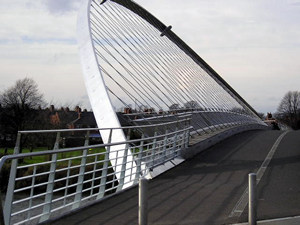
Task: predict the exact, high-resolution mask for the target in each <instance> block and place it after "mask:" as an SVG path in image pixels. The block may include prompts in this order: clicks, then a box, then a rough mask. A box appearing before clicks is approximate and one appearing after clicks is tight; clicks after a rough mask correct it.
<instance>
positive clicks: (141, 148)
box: [135, 133, 145, 183]
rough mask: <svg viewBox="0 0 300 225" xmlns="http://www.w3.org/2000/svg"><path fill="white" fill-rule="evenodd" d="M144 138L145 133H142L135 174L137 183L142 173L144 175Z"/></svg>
mask: <svg viewBox="0 0 300 225" xmlns="http://www.w3.org/2000/svg"><path fill="white" fill-rule="evenodd" d="M144 138H145V134H144V133H143V134H142V137H141V139H142V140H141V143H140V147H139V153H138V156H137V160H136V174H135V183H137V182H138V181H139V178H140V175H142V168H141V164H142V156H143V150H144Z"/></svg>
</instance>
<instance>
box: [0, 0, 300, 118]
mask: <svg viewBox="0 0 300 225" xmlns="http://www.w3.org/2000/svg"><path fill="white" fill-rule="evenodd" d="M136 2H137V3H139V4H140V5H141V6H142V7H144V8H146V9H147V10H148V11H150V12H151V13H152V14H154V15H155V16H157V17H158V18H159V19H160V20H161V21H162V22H164V23H165V24H166V25H172V26H173V28H172V30H173V31H174V32H175V33H177V34H178V36H179V37H181V38H182V39H183V40H184V41H185V42H186V43H187V44H188V45H190V46H191V47H192V48H193V49H194V50H195V51H196V52H197V53H198V54H199V55H200V56H201V57H202V58H203V59H204V60H205V61H207V62H208V63H209V64H210V65H211V66H212V67H213V68H214V69H215V70H216V71H217V72H218V73H219V74H220V75H221V76H222V77H223V78H224V79H225V80H226V81H227V82H228V83H229V84H230V85H231V86H233V88H235V89H236V90H237V91H238V92H239V93H240V94H241V96H243V97H244V98H245V99H246V100H247V101H249V103H250V104H251V105H253V106H254V108H256V109H257V110H258V111H264V112H265V111H274V110H275V109H276V108H277V104H278V103H279V100H280V99H281V98H282V96H283V95H284V94H285V92H287V91H289V90H299V87H298V86H299V83H300V78H299V77H300V76H299V72H298V71H300V66H299V63H298V57H299V55H300V30H299V25H300V24H299V23H300V6H299V1H296V0H288V1H271V0H266V1H251V0H238V1H237V0H228V1H222V0H189V1H182V0H180V1H179V0H164V1H162V0H151V1H149V0H136ZM1 3H2V4H0V21H1V23H0V74H1V82H0V88H3V87H8V86H10V85H12V84H13V83H14V82H15V80H17V79H20V78H23V77H24V76H25V75H26V76H29V77H32V78H34V79H35V80H36V81H37V82H38V84H39V87H40V89H41V91H42V92H43V93H44V94H45V96H46V97H47V99H48V100H49V101H50V100H56V99H58V100H59V101H60V102H68V101H71V102H74V101H75V102H76V101H77V100H78V99H79V100H80V101H84V102H87V100H86V98H85V97H84V96H86V91H85V86H84V84H83V79H82V75H81V69H80V63H79V59H78V58H79V57H78V52H77V46H76V20H77V18H76V16H77V8H78V7H79V0H75V1H71V0H63V1H59V0H39V1H32V0H22V1H21V0H2V2H1Z"/></svg>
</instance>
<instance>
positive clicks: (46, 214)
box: [40, 132, 60, 222]
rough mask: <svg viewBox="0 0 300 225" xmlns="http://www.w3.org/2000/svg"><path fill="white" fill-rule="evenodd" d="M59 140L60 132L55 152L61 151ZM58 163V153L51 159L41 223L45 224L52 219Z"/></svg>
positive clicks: (57, 136)
mask: <svg viewBox="0 0 300 225" xmlns="http://www.w3.org/2000/svg"><path fill="white" fill-rule="evenodd" d="M59 140H60V132H57V134H56V140H55V144H54V147H53V150H56V149H59ZM56 161H57V153H55V154H53V155H52V157H51V165H50V173H49V177H48V184H47V192H46V196H45V205H44V208H43V215H42V216H41V217H40V222H43V221H45V220H47V219H49V217H50V213H51V204H52V199H53V189H54V180H55V170H56Z"/></svg>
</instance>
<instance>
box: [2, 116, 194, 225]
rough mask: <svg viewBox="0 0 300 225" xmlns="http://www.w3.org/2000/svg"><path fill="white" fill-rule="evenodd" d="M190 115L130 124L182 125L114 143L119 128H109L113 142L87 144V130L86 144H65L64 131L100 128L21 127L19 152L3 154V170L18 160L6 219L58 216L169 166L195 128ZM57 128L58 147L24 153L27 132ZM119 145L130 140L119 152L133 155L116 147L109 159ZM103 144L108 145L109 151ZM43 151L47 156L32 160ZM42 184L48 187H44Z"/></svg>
mask: <svg viewBox="0 0 300 225" xmlns="http://www.w3.org/2000/svg"><path fill="white" fill-rule="evenodd" d="M187 121H190V118H189V117H186V118H184V117H183V118H182V119H181V120H178V121H174V122H168V123H163V124H156V125H145V126H134V127H130V129H137V130H139V129H141V128H148V129H151V128H153V127H156V128H159V127H165V126H166V124H167V125H176V126H177V127H178V129H176V131H173V132H166V133H164V134H157V133H156V134H155V135H154V136H149V135H148V136H147V137H145V135H144V134H142V135H141V139H134V140H129V141H124V142H114V143H112V142H111V137H112V136H113V133H114V132H115V131H117V130H119V128H111V129H105V130H108V131H109V133H110V135H109V140H108V143H106V144H98V145H87V144H88V137H89V136H88V135H87V136H86V137H85V143H84V144H83V146H81V147H73V148H60V146H62V144H63V141H62V140H63V138H62V137H64V136H66V134H65V133H74V132H75V133H76V131H77V132H80V134H83V133H84V134H83V135H85V134H86V133H87V134H88V133H89V130H95V129H86V130H83V129H77V130H76V129H72V130H71V131H69V130H52V131H47V132H48V133H47V132H46V131H41V132H40V133H38V132H37V131H21V132H19V135H18V137H19V138H18V141H17V143H16V147H15V149H16V150H15V151H16V154H13V155H7V156H4V157H2V158H1V160H0V171H1V169H2V166H3V164H4V162H6V161H10V160H11V161H12V162H13V163H12V165H11V175H10V176H11V179H10V184H9V187H8V189H7V193H6V201H5V206H6V207H7V208H5V209H4V214H5V221H6V222H5V224H6V225H8V224H27V223H29V224H35V223H38V222H43V221H45V220H47V219H49V218H53V215H56V216H57V215H59V214H61V213H65V212H68V211H71V210H74V209H76V208H79V207H82V206H85V205H88V204H90V203H93V202H94V201H97V200H99V199H101V198H103V197H105V196H108V195H110V194H113V193H116V192H118V191H120V190H122V189H123V188H122V187H123V186H125V185H128V184H129V183H130V184H131V183H134V184H137V183H138V181H139V179H140V177H142V175H146V177H147V178H151V177H152V176H153V175H155V173H157V170H156V168H159V169H158V170H159V171H161V172H163V171H165V170H166V169H168V168H170V166H169V165H168V162H170V161H174V162H175V161H178V162H179V161H180V157H179V156H180V154H181V151H182V149H183V148H185V145H186V144H185V143H187V141H188V138H189V137H188V135H187V133H188V132H189V130H190V129H191V128H192V127H190V125H189V123H187ZM128 128H129V127H127V129H128ZM99 130H100V131H101V129H99ZM83 131H87V132H83ZM54 132H56V138H55V143H54V149H53V150H45V151H40V152H34V151H33V152H32V153H22V154H21V153H19V149H20V140H21V136H22V135H26V136H28V135H37V134H38V135H45V136H48V135H49V134H51V133H54ZM54 134H55V133H54ZM114 146H125V147H126V149H127V150H126V149H125V147H124V149H120V150H119V152H120V153H123V152H124V151H127V153H128V154H127V155H129V153H130V154H132V155H134V157H132V158H128V157H124V154H119V152H116V156H115V158H112V159H109V158H108V154H109V150H110V148H113V147H114ZM101 148H106V151H104V150H101ZM72 152H73V154H72ZM74 154H75V155H74ZM41 156H42V157H44V159H45V161H44V162H38V163H35V160H33V161H31V159H35V157H41ZM49 159H50V160H49ZM39 160H40V159H39ZM110 160H115V161H116V162H121V163H120V164H119V165H117V166H120V167H121V168H122V171H121V172H122V173H123V174H124V171H125V170H130V171H131V174H130V175H129V177H130V178H133V179H132V180H129V181H127V180H126V177H125V176H123V178H122V179H121V183H120V179H118V178H117V177H116V176H115V175H116V174H115V172H114V171H113V169H114V166H112V165H110V164H109V162H110ZM127 165H130V168H126V166H127ZM163 165H165V166H164V167H163ZM150 167H151V168H152V169H154V170H155V173H153V172H152V171H150V170H148V169H147V168H150ZM30 171H32V172H30ZM24 173H25V174H26V175H24ZM151 173H152V174H151ZM43 189H44V190H45V191H41V190H43ZM1 213H2V212H1ZM0 218H1V217H0Z"/></svg>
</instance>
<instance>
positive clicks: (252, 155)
mask: <svg viewBox="0 0 300 225" xmlns="http://www.w3.org/2000/svg"><path fill="white" fill-rule="evenodd" d="M282 134H283V132H282V131H248V132H245V133H242V134H239V135H236V136H234V137H231V138H229V139H227V140H225V141H223V142H221V143H219V144H217V145H215V146H213V147H211V148H210V149H208V150H206V151H204V152H202V153H200V154H199V155H197V156H195V157H194V158H193V159H190V160H187V161H185V162H184V163H182V164H181V165H180V166H178V167H175V168H174V169H172V170H170V171H168V172H166V173H164V174H162V175H160V176H159V177H157V178H155V179H153V180H151V181H150V182H149V214H148V215H149V218H148V219H149V223H148V224H149V225H154V224H155V225H171V224H179V225H185V224H189V225H196V224H197V225H201V224H205V225H215V224H218V225H220V224H233V223H239V222H246V221H247V207H246V209H245V210H244V211H243V212H241V213H235V211H234V209H237V203H238V202H239V200H240V199H241V196H242V195H243V193H244V191H245V189H246V188H247V182H248V174H249V173H250V172H257V171H258V170H259V168H260V167H261V165H262V164H263V163H264V161H265V158H266V157H267V155H268V153H269V152H270V150H271V149H272V147H273V145H274V143H275V142H276V140H277V139H278V137H279V136H280V135H282ZM273 149H274V147H273ZM264 172H265V173H264V175H263V176H262V178H261V180H260V183H259V184H258V195H259V201H258V219H260V220H266V219H274V218H280V217H292V216H299V215H300V132H297V131H290V132H289V133H287V134H286V135H285V136H284V137H283V139H282V140H281V142H280V143H279V144H278V147H277V148H276V149H275V152H274V155H273V158H272V159H271V160H270V161H269V163H268V166H267V168H266V169H265V170H264ZM49 224H53V225H54V224H55V225H58V224H59V225H63V224H65V225H67V224H68V225H75V224H89V225H94V224H97V225H100V224H101V225H116V224H118V225H135V224H138V189H137V187H135V188H132V189H129V190H127V191H125V192H123V193H121V194H119V195H115V196H113V197H111V198H109V199H106V200H104V201H102V202H100V203H98V204H95V205H93V206H90V207H88V208H85V209H81V210H80V211H79V212H77V213H76V214H73V215H69V216H64V217H62V218H61V219H59V220H57V221H52V222H49ZM276 224H277V223H276ZM283 224H288V223H283Z"/></svg>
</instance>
